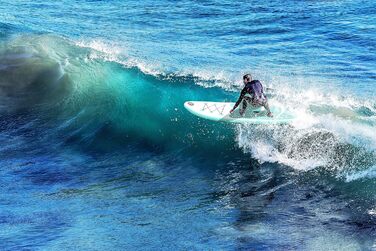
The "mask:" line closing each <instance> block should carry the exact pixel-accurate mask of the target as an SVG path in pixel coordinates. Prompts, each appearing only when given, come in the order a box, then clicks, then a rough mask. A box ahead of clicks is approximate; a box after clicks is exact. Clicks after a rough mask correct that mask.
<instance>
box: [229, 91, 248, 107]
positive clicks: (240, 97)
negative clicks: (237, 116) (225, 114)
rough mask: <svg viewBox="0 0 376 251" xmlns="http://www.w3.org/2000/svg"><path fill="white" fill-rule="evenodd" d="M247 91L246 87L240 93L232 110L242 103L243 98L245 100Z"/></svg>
mask: <svg viewBox="0 0 376 251" xmlns="http://www.w3.org/2000/svg"><path fill="white" fill-rule="evenodd" d="M246 93H247V89H246V88H245V87H244V88H243V90H242V91H241V93H240V96H239V99H238V101H236V103H235V105H234V108H232V110H235V109H236V107H238V105H239V104H240V102H242V100H243V98H244V96H245V94H246Z"/></svg>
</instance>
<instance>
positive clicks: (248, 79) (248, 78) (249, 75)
mask: <svg viewBox="0 0 376 251" xmlns="http://www.w3.org/2000/svg"><path fill="white" fill-rule="evenodd" d="M244 79H246V80H247V81H251V80H252V75H251V74H245V75H244V76H243V80H244Z"/></svg>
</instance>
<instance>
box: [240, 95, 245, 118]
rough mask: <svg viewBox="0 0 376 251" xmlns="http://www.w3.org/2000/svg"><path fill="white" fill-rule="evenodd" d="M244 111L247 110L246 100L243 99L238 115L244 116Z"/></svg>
mask: <svg viewBox="0 0 376 251" xmlns="http://www.w3.org/2000/svg"><path fill="white" fill-rule="evenodd" d="M246 109H247V99H245V98H244V99H243V104H242V108H241V109H240V110H239V113H240V115H241V116H243V115H244V113H245V110H246Z"/></svg>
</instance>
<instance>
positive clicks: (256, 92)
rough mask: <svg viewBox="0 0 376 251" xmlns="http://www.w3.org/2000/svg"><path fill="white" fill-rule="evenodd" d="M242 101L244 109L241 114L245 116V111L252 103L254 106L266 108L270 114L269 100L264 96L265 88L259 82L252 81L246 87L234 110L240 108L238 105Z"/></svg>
mask: <svg viewBox="0 0 376 251" xmlns="http://www.w3.org/2000/svg"><path fill="white" fill-rule="evenodd" d="M247 94H249V95H247ZM242 101H243V107H242V108H243V109H241V110H240V114H243V113H244V112H245V109H246V108H247V103H251V105H252V106H264V107H265V109H266V110H267V111H268V113H270V109H269V105H268V100H267V98H266V96H265V94H264V88H263V86H262V84H261V82H260V81H258V80H252V81H251V82H248V83H247V84H246V85H245V86H244V88H243V90H242V91H241V93H240V97H239V99H238V101H236V103H235V106H234V108H233V110H235V109H236V107H238V105H239V104H240V102H242Z"/></svg>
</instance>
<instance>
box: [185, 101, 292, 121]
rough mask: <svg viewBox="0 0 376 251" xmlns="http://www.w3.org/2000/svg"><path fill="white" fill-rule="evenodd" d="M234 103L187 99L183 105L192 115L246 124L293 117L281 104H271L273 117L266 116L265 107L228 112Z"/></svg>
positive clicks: (288, 119)
mask: <svg viewBox="0 0 376 251" xmlns="http://www.w3.org/2000/svg"><path fill="white" fill-rule="evenodd" d="M234 105H235V103H232V102H209V101H187V102H185V103H184V107H185V108H186V109H187V110H188V111H189V112H191V113H193V114H194V115H196V116H198V117H201V118H204V119H209V120H213V121H224V122H229V123H248V124H288V123H290V122H292V121H293V120H294V119H295V117H294V116H293V115H292V114H291V113H290V112H288V111H287V110H286V109H284V107H282V106H276V105H273V104H271V105H270V110H271V112H272V113H273V117H268V116H266V114H267V112H266V110H265V108H263V107H259V108H253V107H252V106H248V108H247V110H246V112H245V114H244V115H243V116H241V115H240V114H239V107H238V108H237V109H236V110H235V111H234V112H233V113H231V114H230V111H231V109H232V108H233V107H234ZM240 105H241V104H240Z"/></svg>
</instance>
